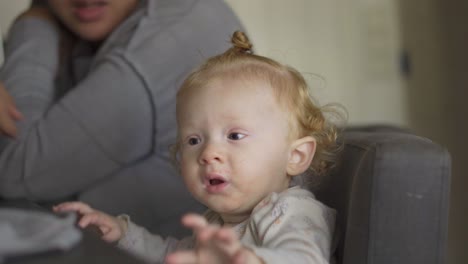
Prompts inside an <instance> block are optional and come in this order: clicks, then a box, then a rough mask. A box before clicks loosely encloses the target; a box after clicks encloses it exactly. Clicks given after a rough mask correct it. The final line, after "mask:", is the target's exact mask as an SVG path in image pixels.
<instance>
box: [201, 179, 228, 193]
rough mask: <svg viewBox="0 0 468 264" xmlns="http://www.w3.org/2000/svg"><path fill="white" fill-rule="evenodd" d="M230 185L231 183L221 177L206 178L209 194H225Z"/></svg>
mask: <svg viewBox="0 0 468 264" xmlns="http://www.w3.org/2000/svg"><path fill="white" fill-rule="evenodd" d="M228 185H229V181H227V180H226V179H225V178H224V177H221V176H219V175H211V176H207V177H206V178H205V188H206V190H207V191H208V192H209V193H220V192H223V191H224V190H225V189H226V187H227V186H228Z"/></svg>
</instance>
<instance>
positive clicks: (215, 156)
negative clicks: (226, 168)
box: [199, 143, 223, 164]
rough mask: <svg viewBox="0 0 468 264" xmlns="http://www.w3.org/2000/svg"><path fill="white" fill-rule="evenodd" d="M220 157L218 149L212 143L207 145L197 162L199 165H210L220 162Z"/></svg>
mask: <svg viewBox="0 0 468 264" xmlns="http://www.w3.org/2000/svg"><path fill="white" fill-rule="evenodd" d="M222 161H223V159H222V155H221V152H220V149H219V147H217V146H216V145H215V144H213V143H207V144H206V146H205V147H204V149H203V151H202V152H201V154H200V158H199V162H200V163H201V164H211V163H213V162H222Z"/></svg>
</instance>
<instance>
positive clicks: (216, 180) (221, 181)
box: [209, 179, 226, 186]
mask: <svg viewBox="0 0 468 264" xmlns="http://www.w3.org/2000/svg"><path fill="white" fill-rule="evenodd" d="M225 182H226V181H224V180H222V179H211V180H209V183H210V185H212V186H213V185H220V184H223V183H225Z"/></svg>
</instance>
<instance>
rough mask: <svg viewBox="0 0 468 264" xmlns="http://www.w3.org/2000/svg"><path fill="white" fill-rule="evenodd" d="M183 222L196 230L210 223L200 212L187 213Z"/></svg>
mask: <svg viewBox="0 0 468 264" xmlns="http://www.w3.org/2000/svg"><path fill="white" fill-rule="evenodd" d="M182 224H183V225H184V226H185V227H187V228H190V229H193V230H194V231H195V232H197V231H198V230H200V229H201V228H204V227H206V226H207V225H208V222H207V221H206V219H205V218H204V217H203V216H201V215H198V214H186V215H184V216H183V217H182Z"/></svg>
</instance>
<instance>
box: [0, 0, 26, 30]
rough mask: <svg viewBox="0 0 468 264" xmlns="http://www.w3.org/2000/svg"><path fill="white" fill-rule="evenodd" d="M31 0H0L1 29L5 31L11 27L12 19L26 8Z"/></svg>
mask: <svg viewBox="0 0 468 264" xmlns="http://www.w3.org/2000/svg"><path fill="white" fill-rule="evenodd" d="M30 2H31V0H14V1H12V0H0V29H1V31H2V33H3V35H4V34H5V32H6V31H7V29H8V28H9V27H10V24H11V21H13V19H14V18H15V17H16V16H17V15H18V13H19V12H21V11H22V10H24V9H25V8H26V7H27V6H28V5H29V3H30Z"/></svg>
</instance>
